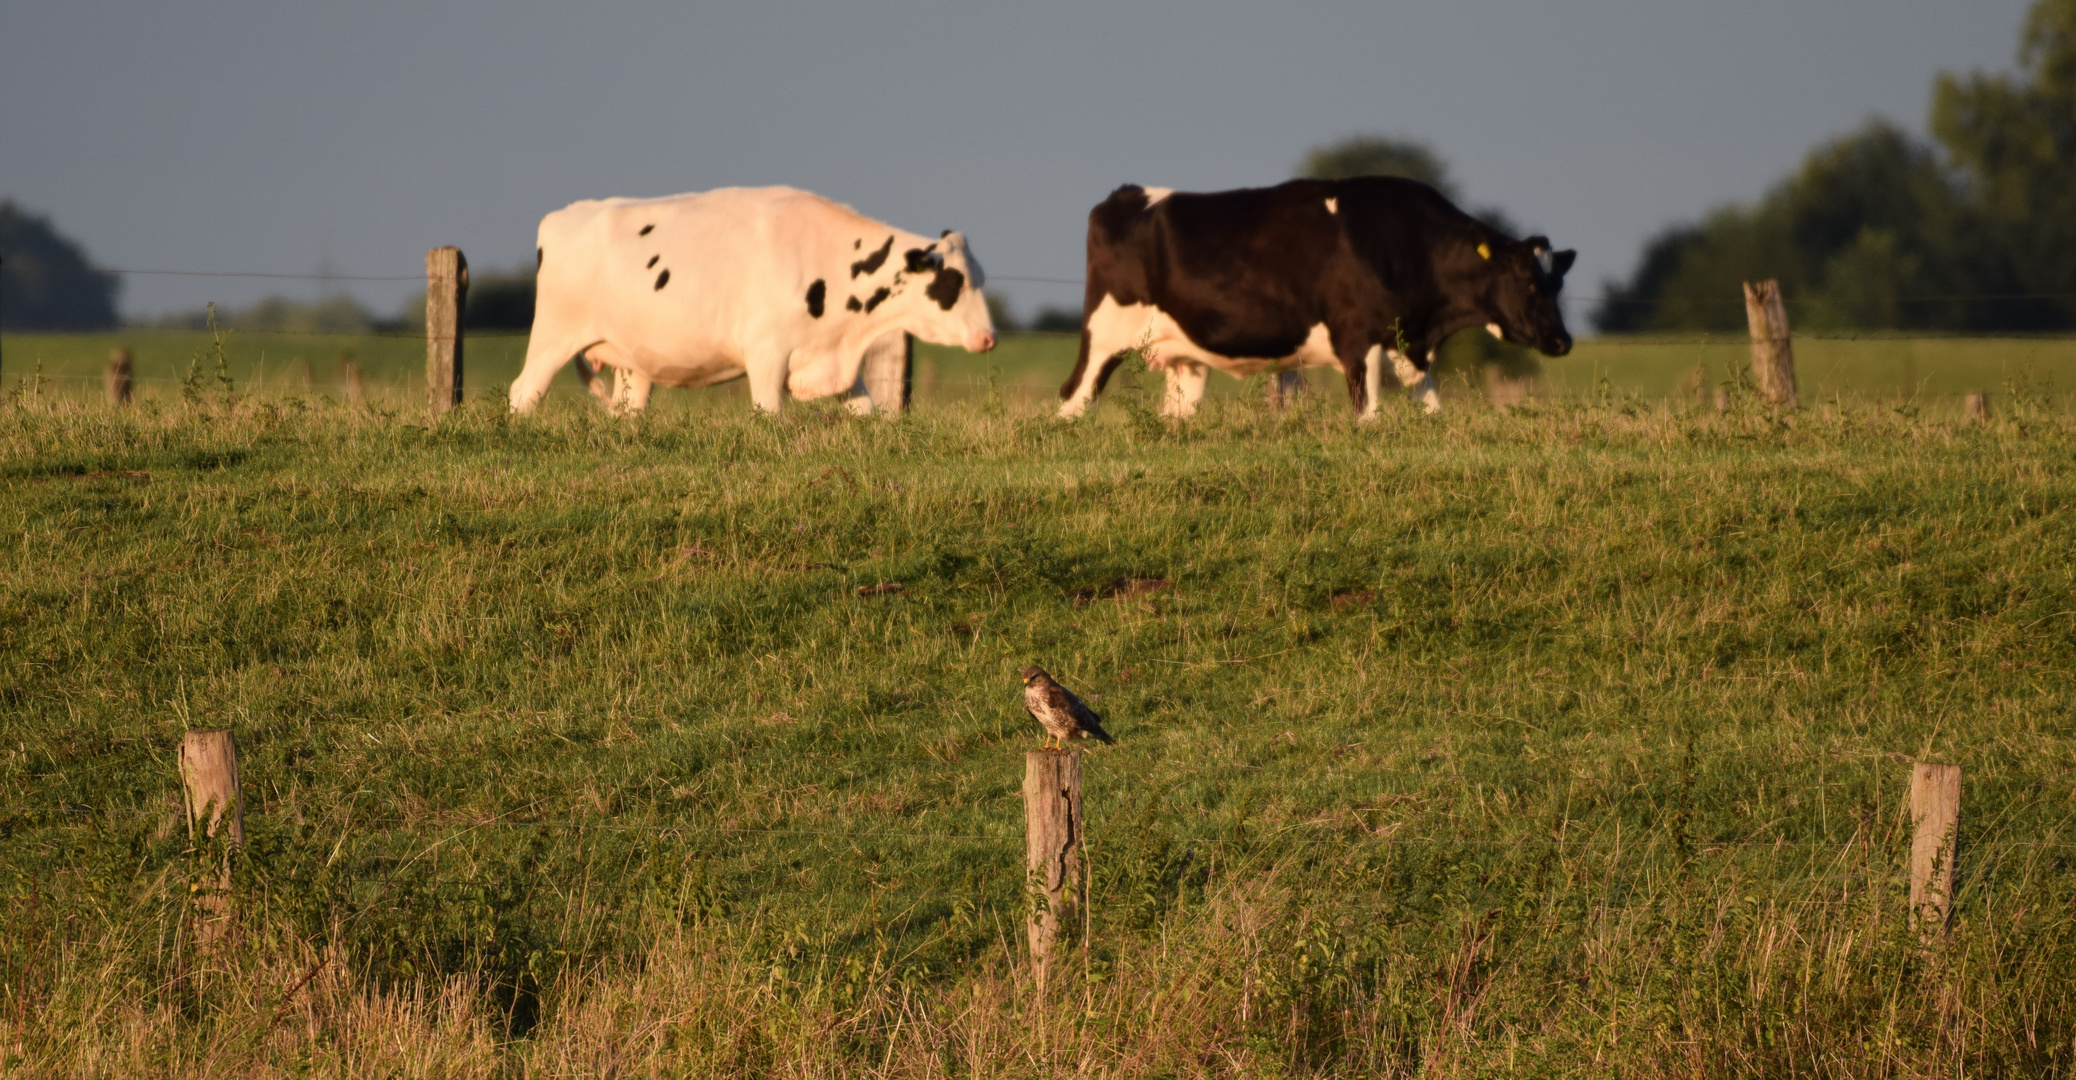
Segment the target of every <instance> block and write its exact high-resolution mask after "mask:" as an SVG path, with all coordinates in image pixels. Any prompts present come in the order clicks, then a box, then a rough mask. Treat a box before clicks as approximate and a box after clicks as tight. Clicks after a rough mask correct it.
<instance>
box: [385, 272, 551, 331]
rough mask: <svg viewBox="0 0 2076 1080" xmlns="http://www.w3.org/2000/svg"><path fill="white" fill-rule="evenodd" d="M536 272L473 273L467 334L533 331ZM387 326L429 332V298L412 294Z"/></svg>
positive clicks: (465, 312) (464, 317)
mask: <svg viewBox="0 0 2076 1080" xmlns="http://www.w3.org/2000/svg"><path fill="white" fill-rule="evenodd" d="M533 297H534V271H533V267H530V266H523V265H522V266H519V267H516V268H514V269H511V270H505V271H497V270H491V271H487V272H477V271H473V270H471V271H470V272H469V291H468V295H467V296H466V297H464V298H463V300H462V305H461V325H462V328H463V329H465V330H530V329H532V328H533ZM385 325H389V326H394V327H396V328H397V329H400V330H402V329H420V330H422V329H424V328H425V294H424V293H423V292H418V293H413V294H411V298H410V299H408V300H406V301H404V307H403V310H402V311H399V312H398V313H397V316H396V318H395V319H392V320H387V321H386V323H385Z"/></svg>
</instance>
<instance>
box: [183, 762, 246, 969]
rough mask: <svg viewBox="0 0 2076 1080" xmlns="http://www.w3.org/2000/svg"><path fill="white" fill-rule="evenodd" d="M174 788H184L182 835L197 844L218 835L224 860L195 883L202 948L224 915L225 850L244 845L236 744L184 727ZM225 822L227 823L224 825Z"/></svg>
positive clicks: (227, 897)
mask: <svg viewBox="0 0 2076 1080" xmlns="http://www.w3.org/2000/svg"><path fill="white" fill-rule="evenodd" d="M180 786H181V787H182V788H183V789H185V790H186V792H187V833H188V840H189V842H190V843H192V844H195V845H197V846H200V845H201V844H202V843H203V842H204V841H205V840H214V839H216V838H217V834H218V832H219V830H221V832H222V833H223V838H222V842H223V846H224V849H225V851H224V859H223V862H222V863H221V864H219V865H218V866H217V868H216V874H215V879H214V880H213V881H197V882H195V891H196V892H197V893H198V894H199V895H198V896H197V899H198V901H199V902H200V905H201V908H202V911H203V912H204V913H205V914H204V917H203V921H202V923H201V925H200V926H199V927H198V929H197V932H196V935H195V937H196V939H197V940H198V941H199V942H200V943H201V944H202V945H204V946H213V945H214V944H216V943H217V942H218V941H220V940H222V938H223V936H224V930H225V929H226V927H225V921H226V919H227V918H228V916H229V914H230V901H231V861H230V849H232V848H237V847H242V846H244V844H245V799H244V796H243V795H241V794H240V791H239V786H238V746H237V743H236V742H234V741H233V740H232V739H231V733H230V732H228V731H190V732H188V733H187V735H186V737H185V738H183V739H181V741H180ZM226 826H228V827H226Z"/></svg>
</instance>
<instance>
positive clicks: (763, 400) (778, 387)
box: [743, 349, 792, 416]
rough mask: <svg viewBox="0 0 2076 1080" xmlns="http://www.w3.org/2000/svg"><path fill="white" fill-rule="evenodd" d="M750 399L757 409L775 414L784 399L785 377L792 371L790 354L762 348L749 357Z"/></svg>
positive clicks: (745, 365) (747, 365) (747, 366)
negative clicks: (762, 349)
mask: <svg viewBox="0 0 2076 1080" xmlns="http://www.w3.org/2000/svg"><path fill="white" fill-rule="evenodd" d="M743 366H744V367H746V368H748V369H749V377H750V400H751V401H752V402H754V403H756V406H757V407H758V408H759V409H762V410H764V411H765V412H768V413H770V414H772V415H773V416H777V415H778V412H779V408H780V407H781V406H782V405H784V404H785V400H786V377H787V376H788V375H790V374H791V373H792V354H791V353H790V352H779V351H775V350H769V349H767V350H764V351H761V352H758V353H755V354H753V355H751V356H750V357H749V362H748V363H746V364H744V365H743Z"/></svg>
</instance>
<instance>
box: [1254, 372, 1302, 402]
mask: <svg viewBox="0 0 2076 1080" xmlns="http://www.w3.org/2000/svg"><path fill="white" fill-rule="evenodd" d="M1304 392H1305V373H1304V372H1302V371H1278V372H1276V373H1274V374H1272V375H1270V376H1269V379H1268V385H1267V386H1265V387H1264V388H1263V391H1262V396H1263V397H1265V398H1267V399H1268V406H1269V409H1270V411H1272V412H1282V411H1283V410H1284V409H1287V408H1289V407H1291V406H1292V405H1295V404H1297V399H1298V397H1299V396H1300V395H1302V394H1304Z"/></svg>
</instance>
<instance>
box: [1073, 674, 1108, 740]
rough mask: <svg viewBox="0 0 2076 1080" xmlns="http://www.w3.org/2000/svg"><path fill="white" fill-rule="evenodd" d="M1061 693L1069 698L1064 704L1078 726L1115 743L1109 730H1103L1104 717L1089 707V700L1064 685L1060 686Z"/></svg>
mask: <svg viewBox="0 0 2076 1080" xmlns="http://www.w3.org/2000/svg"><path fill="white" fill-rule="evenodd" d="M1060 694H1061V695H1062V696H1064V697H1065V698H1066V699H1067V700H1066V701H1064V702H1062V704H1064V705H1065V706H1066V713H1067V715H1068V716H1071V717H1073V718H1074V724H1075V726H1076V727H1079V728H1080V729H1081V730H1083V731H1086V732H1088V733H1089V734H1090V735H1093V736H1095V737H1096V738H1098V739H1101V740H1103V741H1104V742H1106V743H1115V742H1116V741H1117V740H1116V739H1113V738H1111V737H1110V733H1109V732H1107V731H1104V730H1103V718H1102V717H1100V716H1097V715H1096V711H1095V710H1094V709H1091V708H1089V707H1088V703H1087V702H1085V701H1083V700H1081V699H1080V698H1078V697H1075V696H1074V691H1072V690H1069V689H1067V688H1066V687H1064V686H1062V687H1060Z"/></svg>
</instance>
